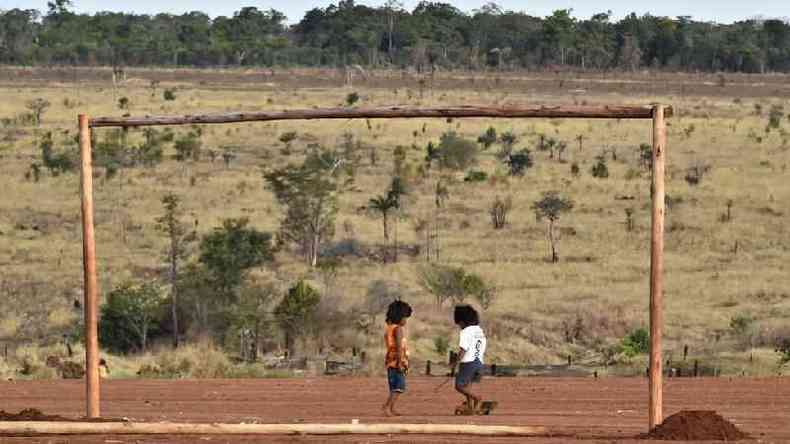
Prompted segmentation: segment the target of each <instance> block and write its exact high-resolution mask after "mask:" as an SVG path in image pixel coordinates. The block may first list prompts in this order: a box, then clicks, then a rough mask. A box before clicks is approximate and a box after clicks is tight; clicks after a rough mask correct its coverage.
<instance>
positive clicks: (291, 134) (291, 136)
mask: <svg viewBox="0 0 790 444" xmlns="http://www.w3.org/2000/svg"><path fill="white" fill-rule="evenodd" d="M277 140H279V141H280V142H282V143H284V144H285V145H286V146H290V145H291V142H293V141H294V140H296V131H288V132H285V133H282V134H280V137H279V138H278V139H277Z"/></svg>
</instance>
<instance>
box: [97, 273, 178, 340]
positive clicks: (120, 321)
mask: <svg viewBox="0 0 790 444" xmlns="http://www.w3.org/2000/svg"><path fill="white" fill-rule="evenodd" d="M162 302H163V297H162V292H161V291H160V289H159V287H157V286H156V285H155V284H153V283H150V282H145V283H142V284H135V283H132V282H126V283H123V284H121V285H119V286H118V287H116V288H115V289H113V291H111V292H110V294H109V295H108V296H107V302H106V303H105V304H104V305H102V308H101V322H100V323H99V340H100V341H101V343H102V344H104V346H105V347H107V348H109V349H110V350H111V351H113V352H117V353H128V352H130V351H133V350H138V351H141V352H145V351H146V350H147V347H148V339H149V337H150V334H151V332H153V331H155V329H156V325H157V321H158V316H159V314H160V312H161V308H162Z"/></svg>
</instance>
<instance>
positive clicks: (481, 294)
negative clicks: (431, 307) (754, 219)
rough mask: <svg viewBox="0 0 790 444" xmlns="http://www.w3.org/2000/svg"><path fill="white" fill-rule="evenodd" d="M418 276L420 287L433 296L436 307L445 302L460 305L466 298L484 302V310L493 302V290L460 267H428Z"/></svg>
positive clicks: (479, 278) (476, 276)
mask: <svg viewBox="0 0 790 444" xmlns="http://www.w3.org/2000/svg"><path fill="white" fill-rule="evenodd" d="M419 274H420V285H421V286H422V287H423V288H424V289H425V290H427V291H428V292H430V293H431V294H433V296H434V298H435V300H436V305H438V306H441V305H443V304H444V302H445V301H447V300H453V301H454V302H458V303H461V302H464V300H466V298H468V297H473V298H475V299H477V300H478V301H486V307H484V308H487V306H488V305H490V303H491V302H493V294H494V290H493V288H492V287H491V286H489V285H487V284H486V283H485V281H483V279H482V278H481V277H480V276H478V275H477V274H474V273H468V272H466V271H465V270H464V269H463V268H461V267H453V266H449V265H428V266H426V267H423V268H422V269H421V270H420V271H419Z"/></svg>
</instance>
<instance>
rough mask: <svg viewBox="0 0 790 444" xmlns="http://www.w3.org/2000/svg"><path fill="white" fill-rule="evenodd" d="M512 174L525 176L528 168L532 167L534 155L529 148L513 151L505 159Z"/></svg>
mask: <svg viewBox="0 0 790 444" xmlns="http://www.w3.org/2000/svg"><path fill="white" fill-rule="evenodd" d="M505 163H507V165H508V168H509V173H510V175H511V176H523V175H524V173H525V172H526V171H527V169H529V168H531V167H532V156H531V155H530V152H529V150H528V149H526V148H524V149H522V150H521V151H519V152H516V153H512V154H510V155H509V156H508V157H507V160H505Z"/></svg>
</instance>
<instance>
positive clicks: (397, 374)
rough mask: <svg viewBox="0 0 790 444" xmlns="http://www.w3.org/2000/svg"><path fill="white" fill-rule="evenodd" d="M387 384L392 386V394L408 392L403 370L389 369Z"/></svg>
mask: <svg viewBox="0 0 790 444" xmlns="http://www.w3.org/2000/svg"><path fill="white" fill-rule="evenodd" d="M387 382H388V383H389V386H390V393H403V392H405V391H406V375H405V374H404V373H403V370H398V369H397V368H392V367H389V368H387Z"/></svg>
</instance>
